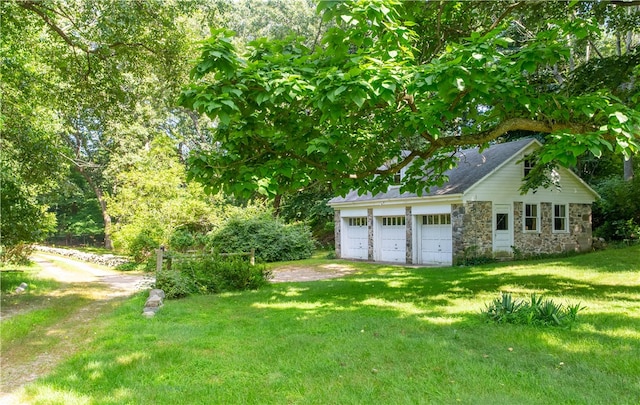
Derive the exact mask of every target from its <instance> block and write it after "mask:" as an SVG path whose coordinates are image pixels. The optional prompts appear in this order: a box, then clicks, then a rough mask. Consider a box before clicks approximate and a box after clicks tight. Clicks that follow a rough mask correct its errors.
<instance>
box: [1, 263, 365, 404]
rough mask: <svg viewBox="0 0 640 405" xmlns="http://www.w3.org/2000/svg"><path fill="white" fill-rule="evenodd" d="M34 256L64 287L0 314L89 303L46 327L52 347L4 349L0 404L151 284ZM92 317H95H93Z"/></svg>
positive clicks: (304, 271)
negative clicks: (66, 301) (57, 303)
mask: <svg viewBox="0 0 640 405" xmlns="http://www.w3.org/2000/svg"><path fill="white" fill-rule="evenodd" d="M32 260H33V261H34V262H35V263H36V264H37V265H38V266H40V268H41V269H42V270H41V272H40V273H39V277H41V278H51V279H54V280H56V281H58V282H60V283H62V284H61V285H60V288H59V289H58V290H56V291H54V292H52V294H50V295H49V296H47V297H46V298H43V302H42V303H41V304H40V305H41V306H39V305H38V304H35V305H32V306H29V307H26V308H25V307H23V308H20V309H12V308H1V314H2V319H3V320H6V319H9V318H11V317H13V316H20V314H22V313H25V312H28V311H33V310H35V309H38V308H40V307H44V306H45V305H46V303H45V302H44V301H46V300H48V299H60V298H62V297H65V296H68V295H81V296H83V297H88V298H89V299H90V301H89V302H90V304H89V305H87V306H84V307H81V308H80V309H78V310H76V311H75V312H73V313H71V314H70V315H69V316H68V317H66V318H65V319H63V320H62V321H61V322H59V323H57V324H55V325H52V326H51V327H48V328H46V330H45V331H44V333H43V334H42V335H43V338H44V336H46V338H47V339H55V344H54V345H53V346H52V347H47V348H45V349H43V348H40V347H34V346H30V347H24V350H14V351H11V352H5V351H2V352H0V365H1V367H2V372H1V374H2V375H1V379H0V404H18V403H19V402H18V400H17V396H16V393H18V392H19V390H20V388H21V387H22V386H24V385H25V384H27V383H29V382H31V381H34V380H35V379H37V378H38V377H40V376H42V375H45V374H47V373H49V372H51V371H52V370H53V369H54V367H55V366H56V365H57V364H58V363H60V362H61V361H62V360H64V359H65V358H67V357H68V356H70V355H72V354H73V353H75V352H76V351H77V347H78V346H79V345H81V346H83V345H84V344H88V343H89V342H90V341H91V340H92V338H93V334H94V333H93V329H92V326H93V324H94V323H95V320H96V319H97V318H98V317H99V316H100V315H101V314H103V313H106V312H107V311H109V310H110V309H111V308H113V307H114V306H115V305H117V303H118V302H119V300H120V299H124V298H126V297H128V296H130V295H132V294H133V293H135V292H136V291H139V290H140V289H145V288H147V287H148V286H149V284H150V283H151V282H152V280H151V279H150V278H149V276H145V275H140V274H135V275H134V274H127V273H122V272H118V271H114V270H109V269H105V268H103V267H100V266H95V265H91V264H87V263H83V262H79V261H76V260H72V259H68V258H65V257H61V256H55V255H48V254H45V253H36V254H35V255H34V256H33V257H32ZM354 271H355V269H354V268H353V267H351V266H349V265H345V264H325V265H320V266H313V267H302V266H284V267H279V268H276V269H274V270H273V275H272V278H271V282H274V283H282V282H304V281H315V280H323V279H330V278H337V277H342V276H345V275H347V274H350V273H353V272H354ZM92 321H93V322H92Z"/></svg>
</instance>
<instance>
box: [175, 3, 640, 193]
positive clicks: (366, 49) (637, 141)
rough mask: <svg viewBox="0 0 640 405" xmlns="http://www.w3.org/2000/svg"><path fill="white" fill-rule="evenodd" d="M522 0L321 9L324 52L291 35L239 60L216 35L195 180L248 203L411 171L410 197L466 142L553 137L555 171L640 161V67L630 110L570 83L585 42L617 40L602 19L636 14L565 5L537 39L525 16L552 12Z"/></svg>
mask: <svg viewBox="0 0 640 405" xmlns="http://www.w3.org/2000/svg"><path fill="white" fill-rule="evenodd" d="M524 3H526V2H499V3H497V2H477V3H474V2H465V3H454V2H440V3H437V2H428V3H422V2H420V3H418V2H415V3H414V2H401V1H397V0H357V1H352V2H342V1H323V2H320V3H319V5H318V10H319V12H320V13H322V17H323V19H324V21H325V22H330V23H332V26H331V28H329V29H327V31H326V33H325V34H324V35H323V38H322V40H321V42H320V44H319V46H313V47H311V48H309V47H307V46H305V45H304V40H302V39H299V38H293V37H291V38H288V39H287V40H284V41H282V40H266V39H259V40H256V41H253V42H252V43H250V44H249V46H248V47H247V50H246V51H244V52H240V51H237V50H236V48H235V47H234V45H233V40H232V37H233V33H232V32H229V31H226V30H219V31H214V32H213V34H212V36H211V38H210V39H209V40H207V41H206V42H205V43H204V45H203V47H202V55H201V57H200V59H199V61H198V63H197V65H196V66H195V68H194V69H193V71H192V79H193V83H192V84H190V86H189V87H188V88H186V89H185V90H184V91H183V93H182V96H181V100H180V102H181V104H182V105H183V106H186V107H188V108H190V109H194V110H196V111H198V112H201V113H205V114H206V115H208V116H209V117H211V118H212V119H215V120H217V125H218V127H217V131H216V135H215V137H216V139H215V142H214V143H213V144H212V145H211V147H210V148H207V149H202V150H195V151H193V153H192V156H191V160H190V163H191V174H192V177H194V178H196V179H199V180H201V181H203V182H204V183H206V184H208V185H210V186H212V187H215V188H222V189H224V190H225V191H227V192H231V193H234V194H241V195H248V194H251V193H255V192H258V193H262V194H265V195H277V194H280V193H283V192H287V191H291V190H298V189H301V188H304V187H307V186H309V185H311V184H313V183H331V184H332V185H333V187H334V189H335V190H336V191H338V192H340V193H346V192H347V191H348V190H349V189H353V188H359V189H361V190H363V191H364V190H370V191H373V192H376V191H381V190H384V189H386V187H387V186H388V185H389V184H390V183H391V182H392V181H393V177H394V176H393V175H394V174H395V173H397V172H399V171H400V170H402V169H403V168H406V175H405V176H404V178H403V180H402V186H403V189H405V190H408V191H416V192H421V191H423V190H424V189H425V188H426V187H429V186H430V185H433V184H437V183H439V182H442V181H443V178H442V176H441V174H442V173H443V172H444V171H445V170H447V169H448V168H450V167H451V166H452V165H454V164H455V163H456V162H455V160H454V158H453V153H454V152H455V151H456V150H457V149H458V148H461V147H467V146H473V145H480V146H482V145H486V144H487V143H488V142H490V141H493V140H496V139H498V138H500V137H501V136H504V135H507V134H510V133H513V132H514V131H525V132H532V133H542V134H546V142H545V145H544V149H543V151H542V152H541V154H540V155H539V160H540V163H541V164H540V165H539V167H541V168H542V167H548V166H549V165H554V164H561V165H572V164H575V162H576V158H577V157H578V156H579V155H582V154H583V153H585V152H587V151H588V152H590V153H592V154H594V155H596V156H599V155H600V154H601V153H602V151H603V150H612V151H616V152H617V153H621V154H625V155H631V154H634V153H636V152H637V151H638V148H639V147H640V137H639V136H638V133H639V128H640V111H639V109H638V100H639V99H640V91H639V89H638V85H637V83H638V78H639V76H640V69H639V68H638V66H631V67H630V68H629V69H627V70H626V71H627V72H628V74H629V75H630V76H629V77H628V80H625V81H624V82H625V83H626V84H627V85H628V89H629V92H627V93H625V99H624V100H622V99H621V98H620V96H619V91H617V90H618V89H612V88H611V87H610V86H609V82H608V81H607V80H601V81H594V82H593V83H591V84H590V85H589V86H576V83H575V81H571V80H569V79H570V76H571V72H572V71H573V69H574V66H573V64H574V63H575V57H576V56H575V55H574V53H573V46H574V45H575V43H576V42H577V41H591V42H589V43H593V42H594V41H595V40H597V39H598V38H599V37H600V36H601V35H602V34H603V32H602V27H603V25H602V24H603V23H600V24H598V21H597V17H598V16H600V15H602V14H603V13H604V14H607V13H608V14H607V15H609V16H614V15H618V14H620V13H617V14H616V13H614V12H613V11H612V10H613V9H614V8H624V9H625V10H631V9H630V8H629V7H619V6H616V5H613V3H615V2H611V3H607V2H600V3H597V7H598V10H596V3H577V4H576V2H574V3H572V4H571V5H569V4H567V3H554V4H552V5H553V6H554V7H555V9H556V10H555V11H554V13H555V14H554V15H555V18H553V19H546V20H544V23H543V24H541V23H540V18H537V23H536V24H537V25H538V26H536V27H535V29H534V28H531V27H529V28H527V27H525V26H524V25H523V21H525V20H526V18H524V17H526V16H527V15H528V16H529V17H531V16H532V15H533V13H535V12H536V10H535V8H533V7H534V6H535V7H540V4H539V3H537V2H533V5H531V3H529V4H524ZM543 3H544V2H543ZM621 4H622V5H625V4H626V3H621ZM527 7H528V8H527ZM607 7H608V8H607ZM596 11H597V12H598V13H596ZM516 12H518V13H520V14H516ZM527 13H528V14H527ZM551 14H553V13H551ZM516 15H518V16H520V17H523V18H519V19H516V18H515V16H516ZM621 15H629V16H631V17H629V18H630V19H631V20H632V21H634V20H633V18H636V19H637V12H635V11H634V12H633V13H631V12H625V13H622V14H621ZM629 18H628V19H629ZM607 21H609V22H611V21H614V20H613V19H612V18H609V19H608V20H607ZM625 21H626V20H625ZM631 26H632V27H634V26H633V25H631ZM635 27H637V25H635ZM635 29H637V28H635ZM627 60H630V61H631V60H635V59H633V58H628V59H627ZM578 90H579V91H578ZM407 151H408V152H407ZM410 162H413V163H414V164H412V165H409V163H410ZM425 175H427V178H426V180H425ZM530 185H531V186H533V187H535V186H536V184H533V183H532V184H530Z"/></svg>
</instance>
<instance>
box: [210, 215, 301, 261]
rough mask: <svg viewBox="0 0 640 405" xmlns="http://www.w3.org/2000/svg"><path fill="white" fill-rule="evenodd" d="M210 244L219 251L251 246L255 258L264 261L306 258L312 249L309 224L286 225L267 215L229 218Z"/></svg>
mask: <svg viewBox="0 0 640 405" xmlns="http://www.w3.org/2000/svg"><path fill="white" fill-rule="evenodd" d="M209 244H210V247H211V248H213V249H214V250H215V251H216V252H220V253H239V252H249V251H250V250H251V249H252V248H253V249H255V254H256V258H257V259H259V260H261V261H265V262H276V261H286V260H299V259H307V258H309V257H311V254H312V253H313V249H314V243H313V237H312V236H311V231H310V230H309V227H308V226H306V225H303V224H289V225H285V224H283V223H282V222H280V221H279V220H277V219H275V218H273V217H272V216H270V215H268V214H267V215H264V214H263V215H259V216H254V217H250V218H238V217H236V218H233V219H231V220H229V222H227V224H226V225H224V226H223V227H222V228H221V229H219V230H218V231H217V232H216V233H215V234H214V235H213V236H212V237H211V239H210V242H209Z"/></svg>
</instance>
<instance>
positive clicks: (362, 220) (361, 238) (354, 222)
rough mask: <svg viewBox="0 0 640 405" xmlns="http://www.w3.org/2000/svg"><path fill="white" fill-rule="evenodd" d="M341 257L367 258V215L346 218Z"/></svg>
mask: <svg viewBox="0 0 640 405" xmlns="http://www.w3.org/2000/svg"><path fill="white" fill-rule="evenodd" d="M345 225H346V226H345V230H346V232H345V237H344V241H343V245H344V247H343V249H342V257H344V258H345V259H368V258H369V227H368V225H367V217H358V218H346V219H345Z"/></svg>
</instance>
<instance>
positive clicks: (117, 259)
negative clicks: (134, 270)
mask: <svg viewBox="0 0 640 405" xmlns="http://www.w3.org/2000/svg"><path fill="white" fill-rule="evenodd" d="M34 249H35V250H39V251H40V252H44V253H53V254H56V255H60V256H65V257H70V258H72V259H76V260H81V261H83V262H89V263H96V264H101V265H103V266H108V267H118V266H120V265H121V264H125V263H129V259H127V258H126V257H122V256H115V255H112V254H103V255H99V254H96V253H87V252H82V251H80V250H75V249H61V248H54V247H49V246H40V245H36V246H34Z"/></svg>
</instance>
